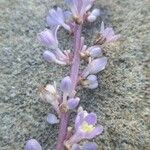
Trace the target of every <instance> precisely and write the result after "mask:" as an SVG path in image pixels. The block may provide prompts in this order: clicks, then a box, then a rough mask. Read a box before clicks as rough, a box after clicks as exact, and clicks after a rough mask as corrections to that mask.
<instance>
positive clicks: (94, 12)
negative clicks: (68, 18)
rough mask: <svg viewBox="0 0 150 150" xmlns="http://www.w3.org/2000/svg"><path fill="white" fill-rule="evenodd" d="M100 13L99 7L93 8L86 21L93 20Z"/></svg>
mask: <svg viewBox="0 0 150 150" xmlns="http://www.w3.org/2000/svg"><path fill="white" fill-rule="evenodd" d="M99 15H100V10H99V9H94V10H93V11H92V12H91V13H90V14H89V16H88V17H87V21H89V22H94V21H95V20H96V19H97V17H98V16H99Z"/></svg>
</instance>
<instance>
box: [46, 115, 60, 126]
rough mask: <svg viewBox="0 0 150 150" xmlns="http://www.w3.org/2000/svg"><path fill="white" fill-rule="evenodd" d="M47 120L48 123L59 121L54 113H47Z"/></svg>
mask: <svg viewBox="0 0 150 150" xmlns="http://www.w3.org/2000/svg"><path fill="white" fill-rule="evenodd" d="M47 122H48V123H49V124H57V123H59V120H58V119H57V117H56V116H55V115H54V114H51V113H50V114H48V116H47Z"/></svg>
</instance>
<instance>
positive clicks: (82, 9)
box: [65, 0, 95, 23]
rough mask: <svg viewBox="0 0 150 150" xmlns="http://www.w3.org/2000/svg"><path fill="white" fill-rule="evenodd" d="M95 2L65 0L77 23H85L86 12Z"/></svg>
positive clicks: (89, 0) (90, 0)
mask: <svg viewBox="0 0 150 150" xmlns="http://www.w3.org/2000/svg"><path fill="white" fill-rule="evenodd" d="M94 1H95V0H65V2H66V3H67V4H68V6H69V7H70V9H71V11H72V14H73V17H74V19H75V21H76V22H77V23H82V22H83V21H84V16H85V15H86V12H87V11H88V10H90V8H91V7H92V5H93V3H94Z"/></svg>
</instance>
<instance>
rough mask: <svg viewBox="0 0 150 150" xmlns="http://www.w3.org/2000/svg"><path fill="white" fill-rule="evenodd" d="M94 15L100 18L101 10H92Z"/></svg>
mask: <svg viewBox="0 0 150 150" xmlns="http://www.w3.org/2000/svg"><path fill="white" fill-rule="evenodd" d="M91 13H92V15H94V16H96V17H98V16H99V15H100V10H99V9H97V8H95V9H94V10H92V12H91Z"/></svg>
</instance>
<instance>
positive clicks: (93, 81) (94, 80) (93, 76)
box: [87, 75, 97, 84]
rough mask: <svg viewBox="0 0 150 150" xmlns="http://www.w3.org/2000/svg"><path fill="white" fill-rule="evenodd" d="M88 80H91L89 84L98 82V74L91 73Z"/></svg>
mask: <svg viewBox="0 0 150 150" xmlns="http://www.w3.org/2000/svg"><path fill="white" fill-rule="evenodd" d="M87 80H88V81H89V84H92V83H96V82H97V76H96V75H89V76H88V77H87Z"/></svg>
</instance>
